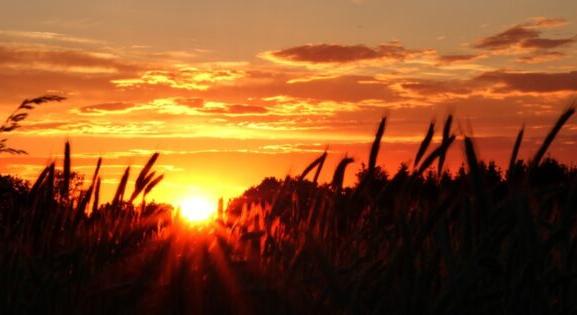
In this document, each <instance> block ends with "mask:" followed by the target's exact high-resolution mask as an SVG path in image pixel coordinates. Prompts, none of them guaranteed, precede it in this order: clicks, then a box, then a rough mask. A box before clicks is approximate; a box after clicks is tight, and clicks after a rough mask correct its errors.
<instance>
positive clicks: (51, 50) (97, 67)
mask: <svg viewBox="0 0 577 315" xmlns="http://www.w3.org/2000/svg"><path fill="white" fill-rule="evenodd" d="M0 68H6V69H15V70H25V71H31V70H36V71H50V72H62V71H64V72H71V73H87V74H115V73H120V72H131V71H134V70H136V68H137V67H136V66H135V65H133V64H131V63H127V62H121V61H120V60H119V58H118V57H117V56H115V55H112V54H108V53H97V52H88V51H83V50H72V49H65V48H58V47H45V46H34V45H33V46H30V45H28V46H22V45H8V44H4V45H0Z"/></svg>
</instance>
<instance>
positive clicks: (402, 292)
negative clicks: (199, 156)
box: [0, 108, 577, 314]
mask: <svg viewBox="0 0 577 315" xmlns="http://www.w3.org/2000/svg"><path fill="white" fill-rule="evenodd" d="M573 112H574V110H573V109H572V108H571V109H568V110H567V111H566V112H565V113H563V115H562V116H561V117H560V118H559V120H558V121H557V123H556V124H555V125H554V126H553V128H552V130H551V131H550V133H549V134H548V135H547V136H546V137H545V138H544V141H543V144H542V146H541V148H540V149H539V150H538V151H537V152H536V153H535V155H534V156H533V158H532V159H531V160H529V161H527V162H524V161H520V160H518V158H517V153H518V151H519V147H520V146H521V145H522V140H523V130H521V131H520V132H519V135H518V137H517V140H516V142H515V143H514V146H513V148H512V154H511V162H510V165H509V167H508V168H507V169H506V170H504V171H502V170H501V169H499V168H497V167H496V166H495V165H494V164H493V163H488V164H486V163H483V162H481V161H478V160H477V154H476V152H475V145H474V142H473V139H472V138H470V137H468V136H464V137H463V140H462V148H459V147H457V146H456V145H453V143H454V142H455V139H456V136H455V135H454V134H453V132H452V128H451V125H452V117H451V116H449V117H448V119H447V120H446V122H445V124H444V126H443V131H442V140H441V141H440V143H438V144H436V145H433V141H432V139H433V134H434V129H435V128H434V127H435V126H434V124H431V125H430V127H429V129H428V131H427V134H426V136H425V138H424V140H423V142H422V144H421V147H420V148H419V150H418V152H417V154H416V156H415V158H414V165H411V166H408V165H403V166H401V167H400V168H399V170H398V172H397V173H396V174H391V175H389V174H386V173H385V172H383V171H382V169H381V168H380V167H379V166H378V165H377V163H376V161H377V156H378V154H379V144H380V142H381V138H382V137H383V134H384V130H385V124H386V120H385V119H383V120H382V121H381V123H380V125H379V127H378V130H377V133H376V137H375V141H374V143H373V146H372V148H371V152H370V158H369V161H368V163H367V164H366V166H365V167H363V169H362V170H361V171H360V172H359V173H358V174H357V178H358V181H357V183H356V184H355V186H354V187H343V178H344V174H345V171H346V168H347V165H348V164H349V163H350V162H352V160H351V159H350V158H344V159H343V160H342V161H341V162H340V163H339V165H338V166H337V168H336V170H334V175H333V180H332V182H331V183H330V184H317V179H318V177H319V174H320V173H321V171H322V168H323V164H324V161H325V159H326V156H327V154H326V153H325V154H322V155H321V156H320V157H319V158H318V159H316V160H315V161H313V162H312V163H311V164H310V166H309V167H307V168H306V169H305V170H304V171H303V173H302V174H301V176H299V177H296V178H291V177H287V178H285V179H284V180H278V179H274V178H267V179H265V180H264V181H263V182H262V183H261V184H260V185H258V186H256V187H253V188H251V189H249V190H248V191H246V192H245V194H244V195H243V196H241V197H239V198H237V199H235V200H233V201H232V202H230V203H229V205H228V207H227V208H226V209H220V211H219V217H218V219H217V220H216V222H215V223H214V224H212V225H209V226H205V227H203V228H192V227H189V226H187V225H186V224H184V223H183V222H182V221H181V220H180V218H179V217H178V213H177V212H175V211H173V209H172V208H171V207H170V206H168V205H160V204H154V203H147V201H146V195H147V194H148V193H149V192H150V190H151V189H153V187H154V186H155V185H156V184H158V183H159V182H160V181H161V179H162V175H160V176H159V175H156V173H155V172H154V171H153V170H152V169H153V167H154V163H155V161H156V159H157V157H158V155H157V154H155V155H153V156H152V157H151V159H150V160H149V162H148V163H147V164H146V165H145V166H144V167H143V168H142V170H141V171H140V173H139V174H138V176H137V177H136V180H135V184H134V187H133V188H132V187H128V186H129V185H128V183H129V181H128V179H129V169H127V170H126V172H125V174H124V176H123V177H122V178H121V179H120V182H119V186H118V190H117V193H116V194H115V197H114V198H113V200H112V201H111V202H109V203H105V204H102V203H101V202H100V201H99V187H100V182H101V180H100V177H99V175H98V169H99V166H100V160H99V161H98V163H97V167H96V171H95V172H94V174H93V175H92V177H91V179H89V180H87V185H84V186H81V185H78V184H77V180H75V178H76V179H78V177H77V176H75V173H74V172H73V171H72V167H71V158H70V156H71V154H70V147H69V145H68V144H67V145H66V149H65V158H64V163H63V165H64V166H63V169H62V170H61V171H58V170H56V168H55V166H54V164H51V165H49V166H48V167H46V169H45V170H44V171H43V172H42V174H40V176H39V177H38V179H37V180H36V182H35V183H33V184H32V185H29V184H27V183H25V182H22V181H20V180H18V179H16V178H14V177H10V176H2V177H0V313H2V314H69V313H76V314H133V313H140V314H202V313H205V314H252V313H256V314H576V313H577V299H576V297H577V239H576V237H577V235H576V232H577V227H576V222H575V219H576V217H575V215H576V214H577V170H576V169H575V168H569V167H567V166H564V165H561V164H559V163H558V162H556V161H555V160H553V159H550V158H545V156H546V152H547V149H548V147H549V146H550V144H551V143H552V142H553V140H554V138H555V136H556V134H557V133H558V132H559V131H560V129H561V127H562V126H563V125H564V123H565V122H566V121H567V120H568V119H569V118H570V116H571V115H572V114H573ZM452 145H453V146H454V147H452ZM449 149H453V150H463V151H464V156H465V157H466V158H465V160H466V161H465V165H464V166H463V168H462V169H461V170H459V171H458V172H456V173H455V174H450V173H448V172H447V171H444V170H443V164H444V160H445V156H446V152H447V150H449ZM13 153H14V152H13ZM86 186H87V187H86ZM130 186H131V185H130ZM129 190H130V191H131V193H130V194H129V193H128V191H129Z"/></svg>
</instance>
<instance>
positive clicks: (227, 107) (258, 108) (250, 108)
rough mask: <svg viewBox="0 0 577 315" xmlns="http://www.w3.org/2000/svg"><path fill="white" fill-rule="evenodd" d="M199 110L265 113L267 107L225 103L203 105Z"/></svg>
mask: <svg viewBox="0 0 577 315" xmlns="http://www.w3.org/2000/svg"><path fill="white" fill-rule="evenodd" d="M198 111H200V112H204V113H210V114H263V113H266V112H267V109H266V108H265V107H263V106H256V105H240V104H235V105H224V106H219V107H203V108H199V109H198Z"/></svg>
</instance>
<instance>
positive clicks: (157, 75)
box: [112, 66, 244, 90]
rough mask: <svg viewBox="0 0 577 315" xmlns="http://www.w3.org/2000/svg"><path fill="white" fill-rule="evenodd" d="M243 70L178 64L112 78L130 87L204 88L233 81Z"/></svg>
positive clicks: (241, 74) (240, 76) (123, 85)
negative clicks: (168, 67) (173, 66)
mask: <svg viewBox="0 0 577 315" xmlns="http://www.w3.org/2000/svg"><path fill="white" fill-rule="evenodd" d="M243 76H244V72H243V71H241V70H235V69H201V68H197V67H191V66H178V67H176V69H170V70H150V71H145V72H144V73H142V74H141V75H140V76H139V77H137V78H129V79H117V80H112V83H113V84H115V85H116V86H117V87H121V88H131V87H139V86H145V85H164V86H169V87H171V88H174V89H183V90H206V89H208V88H210V87H211V86H213V85H217V84H223V83H227V82H231V81H235V80H237V79H240V78H242V77H243Z"/></svg>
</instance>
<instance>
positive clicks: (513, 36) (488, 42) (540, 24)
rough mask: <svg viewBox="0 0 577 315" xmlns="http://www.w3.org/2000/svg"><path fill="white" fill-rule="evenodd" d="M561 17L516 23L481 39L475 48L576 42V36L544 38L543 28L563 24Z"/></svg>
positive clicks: (555, 45) (548, 46)
mask: <svg viewBox="0 0 577 315" xmlns="http://www.w3.org/2000/svg"><path fill="white" fill-rule="evenodd" d="M563 22H564V21H563V20H559V19H543V18H541V19H536V20H533V21H530V22H527V23H522V24H518V25H515V26H513V27H511V28H509V29H507V30H505V31H503V32H501V33H498V34H495V35H492V36H488V37H485V38H482V39H480V40H479V41H478V42H477V43H476V44H475V45H474V47H475V48H479V49H486V50H504V49H509V48H513V47H517V48H526V49H553V48H560V47H565V46H568V45H570V44H573V43H575V37H568V38H558V39H551V38H543V37H542V36H541V35H542V29H543V28H546V27H555V26H559V25H561V23H563Z"/></svg>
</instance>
